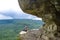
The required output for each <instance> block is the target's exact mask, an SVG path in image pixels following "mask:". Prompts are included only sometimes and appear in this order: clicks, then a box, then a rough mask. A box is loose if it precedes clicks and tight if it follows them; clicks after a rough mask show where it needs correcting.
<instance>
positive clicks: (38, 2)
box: [18, 0, 60, 40]
mask: <svg viewBox="0 0 60 40" xmlns="http://www.w3.org/2000/svg"><path fill="white" fill-rule="evenodd" d="M18 2H19V5H20V7H21V9H22V10H23V11H24V12H26V13H28V14H32V15H35V16H37V17H40V18H42V19H43V21H44V22H45V24H44V25H43V27H42V29H40V30H39V32H37V33H36V35H39V36H41V35H40V34H42V36H41V38H42V37H43V39H41V38H39V36H37V38H38V40H60V39H59V38H60V35H59V34H60V12H58V11H57V9H56V7H55V4H54V3H55V0H18ZM40 31H43V32H40ZM38 33H39V34H38ZM28 34H29V36H30V35H31V36H33V35H34V33H33V35H32V34H31V32H28V33H27V34H25V36H26V35H28ZM25 36H24V37H25ZM29 36H27V37H25V38H27V39H26V40H37V39H34V37H31V38H33V39H31V38H30V39H29V38H28V37H29ZM44 38H46V39H44ZM24 40H25V39H24Z"/></svg>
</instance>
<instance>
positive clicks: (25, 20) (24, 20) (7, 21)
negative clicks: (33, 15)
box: [0, 19, 43, 24]
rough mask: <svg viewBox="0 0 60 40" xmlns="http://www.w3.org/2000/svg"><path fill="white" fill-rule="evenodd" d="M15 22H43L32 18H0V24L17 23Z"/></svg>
mask: <svg viewBox="0 0 60 40" xmlns="http://www.w3.org/2000/svg"><path fill="white" fill-rule="evenodd" d="M17 22H22V23H23V22H24V23H25V22H30V23H31V22H36V23H39V24H43V22H42V21H41V20H32V19H6V20H0V24H9V23H17Z"/></svg>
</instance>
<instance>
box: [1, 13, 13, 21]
mask: <svg viewBox="0 0 60 40" xmlns="http://www.w3.org/2000/svg"><path fill="white" fill-rule="evenodd" d="M1 19H13V18H12V17H10V16H5V15H2V14H0V20H1Z"/></svg>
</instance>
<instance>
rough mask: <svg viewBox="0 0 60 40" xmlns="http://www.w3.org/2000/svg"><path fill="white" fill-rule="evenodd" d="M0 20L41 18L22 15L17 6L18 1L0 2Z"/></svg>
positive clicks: (3, 0) (5, 0)
mask: <svg viewBox="0 0 60 40" xmlns="http://www.w3.org/2000/svg"><path fill="white" fill-rule="evenodd" d="M0 19H33V20H41V18H37V17H36V16H32V15H29V14H26V13H24V12H23V11H22V10H21V8H20V7H19V5H18V0H0Z"/></svg>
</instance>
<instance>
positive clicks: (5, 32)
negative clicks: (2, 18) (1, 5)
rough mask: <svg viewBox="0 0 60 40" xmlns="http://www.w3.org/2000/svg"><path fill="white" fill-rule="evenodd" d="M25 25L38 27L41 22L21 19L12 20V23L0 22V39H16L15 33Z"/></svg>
mask: <svg viewBox="0 0 60 40" xmlns="http://www.w3.org/2000/svg"><path fill="white" fill-rule="evenodd" d="M7 21H8V20H7ZM25 25H27V26H28V27H29V28H30V29H33V28H39V27H40V26H41V25H42V22H41V21H39V20H38V21H36V20H23V19H21V20H14V21H12V23H5V24H0V40H17V39H18V37H17V35H18V34H19V32H20V31H21V30H22V29H23V28H24V26H25ZM19 39H20V38H19Z"/></svg>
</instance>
